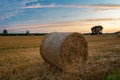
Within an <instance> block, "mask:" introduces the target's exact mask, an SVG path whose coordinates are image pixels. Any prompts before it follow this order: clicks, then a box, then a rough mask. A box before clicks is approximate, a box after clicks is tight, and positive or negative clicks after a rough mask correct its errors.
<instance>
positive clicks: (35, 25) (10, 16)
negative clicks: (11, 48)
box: [0, 0, 120, 33]
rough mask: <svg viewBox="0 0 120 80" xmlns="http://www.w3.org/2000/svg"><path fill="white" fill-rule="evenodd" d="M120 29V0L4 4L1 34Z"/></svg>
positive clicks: (6, 0) (0, 2)
mask: <svg viewBox="0 0 120 80" xmlns="http://www.w3.org/2000/svg"><path fill="white" fill-rule="evenodd" d="M95 25H102V26H103V27H104V30H103V32H104V33H112V32H116V31H119V29H120V0H104V1H102V0H92V1H91V0H0V33H2V31H3V29H7V30H8V31H9V32H10V33H23V32H25V31H26V30H29V31H30V32H32V33H48V32H81V33H89V32H91V27H93V26H95Z"/></svg>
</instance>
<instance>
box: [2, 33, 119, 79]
mask: <svg viewBox="0 0 120 80" xmlns="http://www.w3.org/2000/svg"><path fill="white" fill-rule="evenodd" d="M85 37H86V39H87V41H88V45H89V58H88V62H87V64H85V65H84V66H81V67H80V68H78V69H77V70H76V71H74V72H71V73H66V72H62V71H60V70H59V69H55V68H54V67H51V66H50V65H48V64H47V63H45V62H44V61H43V60H42V58H41V56H40V53H39V46H40V45H39V44H40V42H41V40H42V39H43V37H40V36H24V37H23V36H14V37H8V36H6V37H1V36H0V80H16V79H17V80H101V79H103V78H104V76H106V75H107V74H108V73H110V72H112V71H114V70H115V69H117V68H119V67H120V38H118V37H117V36H115V35H105V36H85Z"/></svg>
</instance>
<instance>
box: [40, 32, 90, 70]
mask: <svg viewBox="0 0 120 80" xmlns="http://www.w3.org/2000/svg"><path fill="white" fill-rule="evenodd" d="M40 54H41V56H42V58H43V59H44V60H45V61H46V62H48V63H49V64H51V65H54V66H56V67H58V68H60V69H62V70H67V69H72V68H74V67H76V66H77V65H81V64H82V63H84V62H86V61H87V58H88V45H87V41H86V40H85V38H84V36H83V35H82V34H80V33H57V32H55V33H50V34H48V35H46V36H45V38H44V39H43V41H42V44H41V46H40Z"/></svg>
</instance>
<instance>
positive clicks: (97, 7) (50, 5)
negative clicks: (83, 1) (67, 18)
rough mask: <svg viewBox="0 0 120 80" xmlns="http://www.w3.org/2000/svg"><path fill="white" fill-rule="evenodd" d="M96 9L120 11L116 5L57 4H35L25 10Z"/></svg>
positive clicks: (119, 6)
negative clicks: (57, 8) (58, 8)
mask: <svg viewBox="0 0 120 80" xmlns="http://www.w3.org/2000/svg"><path fill="white" fill-rule="evenodd" d="M56 7H61V8H94V9H104V10H105V9H120V5H116V4H91V5H74V4H73V5H72V4H70V5H58V4H55V3H52V4H49V5H42V4H36V5H35V4H34V5H28V6H26V7H24V8H56Z"/></svg>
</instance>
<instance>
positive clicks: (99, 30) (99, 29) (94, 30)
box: [91, 25, 103, 35]
mask: <svg viewBox="0 0 120 80" xmlns="http://www.w3.org/2000/svg"><path fill="white" fill-rule="evenodd" d="M102 30H103V27H102V26H100V25H98V26H94V27H92V28H91V31H92V34H93V35H97V34H102Z"/></svg>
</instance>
